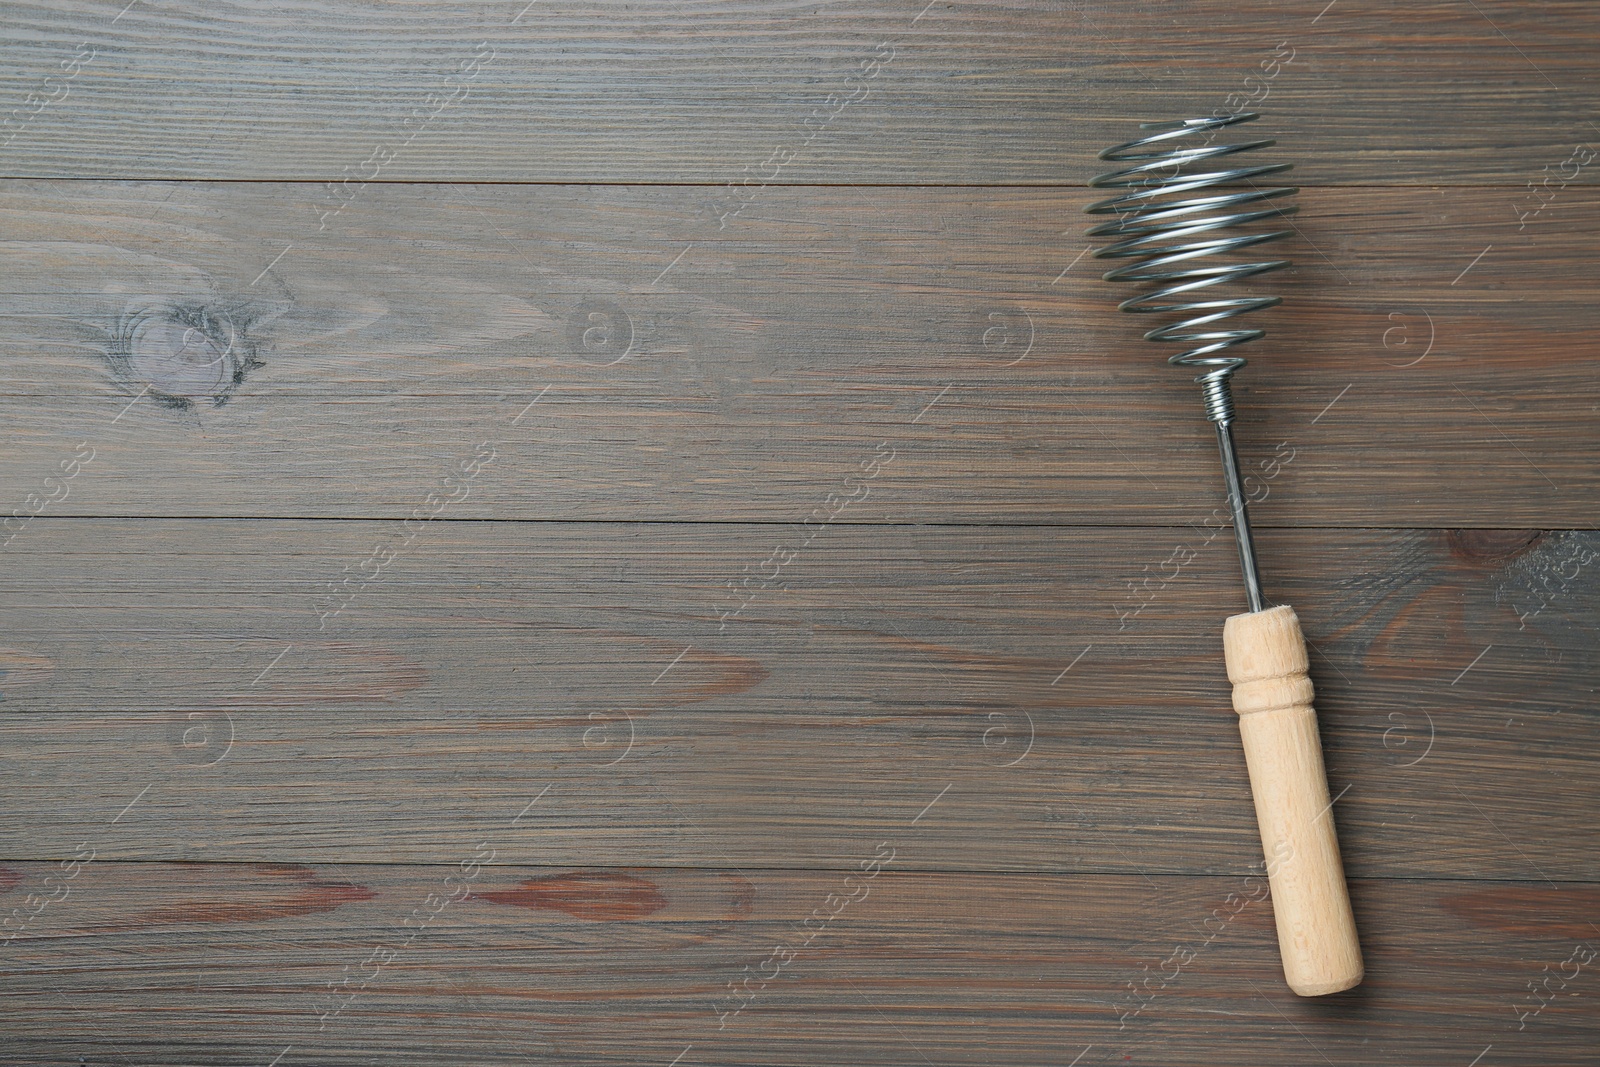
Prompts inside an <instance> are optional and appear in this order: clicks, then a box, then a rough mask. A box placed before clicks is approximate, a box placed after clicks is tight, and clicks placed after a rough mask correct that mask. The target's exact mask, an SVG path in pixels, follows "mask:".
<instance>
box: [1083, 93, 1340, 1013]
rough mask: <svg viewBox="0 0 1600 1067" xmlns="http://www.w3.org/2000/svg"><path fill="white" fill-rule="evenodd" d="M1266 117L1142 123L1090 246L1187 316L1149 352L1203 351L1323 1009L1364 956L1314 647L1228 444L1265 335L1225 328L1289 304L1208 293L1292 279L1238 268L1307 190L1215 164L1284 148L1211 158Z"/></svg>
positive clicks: (1243, 645) (1274, 874)
mask: <svg viewBox="0 0 1600 1067" xmlns="http://www.w3.org/2000/svg"><path fill="white" fill-rule="evenodd" d="M1255 118H1257V115H1256V114H1255V113H1254V112H1244V113H1241V114H1237V115H1222V116H1217V117H1213V118H1199V119H1184V120H1181V121H1178V122H1157V123H1146V124H1144V125H1143V126H1142V127H1141V129H1145V130H1150V131H1153V132H1151V133H1150V134H1148V135H1147V136H1144V137H1141V138H1139V139H1138V140H1136V141H1128V142H1126V143H1124V144H1119V145H1116V146H1115V147H1113V148H1108V149H1106V150H1105V151H1104V152H1101V153H1100V158H1101V159H1104V160H1109V161H1112V162H1115V163H1127V164H1131V165H1130V166H1128V167H1126V168H1124V169H1122V170H1118V171H1112V172H1111V173H1109V174H1102V175H1100V176H1099V177H1097V178H1095V179H1094V180H1093V181H1091V182H1090V183H1089V185H1090V186H1091V187H1092V188H1096V189H1122V190H1125V191H1124V192H1121V193H1119V194H1118V195H1116V196H1113V197H1111V198H1110V199H1107V200H1101V201H1099V202H1098V203H1095V204H1092V205H1090V206H1089V207H1088V208H1086V209H1085V210H1087V211H1088V212H1089V213H1091V214H1096V215H1114V216H1116V217H1115V219H1114V220H1112V221H1109V222H1104V223H1101V224H1100V225H1098V226H1095V227H1094V228H1093V229H1091V230H1090V231H1089V236H1091V237H1110V238H1113V240H1112V243H1110V244H1108V245H1106V246H1105V247H1103V248H1101V249H1100V250H1099V251H1097V252H1095V257H1096V258H1098V259H1127V260H1132V261H1133V262H1130V263H1128V264H1127V265H1125V266H1121V267H1118V268H1116V269H1115V270H1112V271H1110V272H1108V273H1107V274H1106V275H1105V279H1106V280H1107V281H1119V282H1146V283H1155V285H1156V288H1154V289H1151V290H1150V291H1148V292H1145V293H1143V294H1141V295H1139V296H1135V297H1132V298H1131V299H1128V300H1124V301H1123V302H1122V303H1121V304H1120V305H1119V306H1120V307H1121V309H1122V310H1123V311H1132V312H1138V313H1140V314H1157V315H1175V316H1182V317H1181V318H1178V319H1177V320H1176V321H1173V322H1171V323H1169V324H1168V325H1165V326H1159V327H1157V328H1156V329H1153V330H1151V331H1150V332H1148V333H1146V334H1145V337H1146V338H1147V339H1148V340H1151V341H1165V342H1175V343H1178V344H1183V345H1192V346H1194V347H1192V348H1189V349H1188V350H1187V351H1184V352H1181V353H1179V354H1178V355H1175V356H1173V357H1171V359H1170V360H1169V362H1171V363H1174V364H1177V365H1178V366H1181V367H1195V368H1201V370H1202V373H1201V374H1200V375H1199V376H1198V377H1197V378H1195V381H1196V382H1198V383H1199V384H1200V391H1201V397H1202V399H1203V401H1204V405H1205V413H1206V418H1208V419H1210V420H1211V421H1212V423H1214V424H1215V425H1216V428H1217V445H1218V448H1219V449H1220V450H1221V453H1222V469H1223V474H1224V475H1225V477H1226V479H1227V487H1228V506H1229V508H1230V510H1231V511H1232V512H1233V530H1234V537H1235V540H1236V541H1237V542H1238V545H1239V564H1240V567H1241V568H1242V570H1243V572H1244V584H1245V595H1246V597H1247V598H1248V600H1249V604H1250V611H1249V612H1248V613H1247V614H1244V615H1235V616H1233V617H1231V618H1230V619H1228V621H1227V623H1226V625H1225V626H1224V628H1223V649H1224V654H1225V656H1226V659H1227V664H1228V678H1229V680H1230V681H1232V682H1233V706H1234V710H1235V711H1237V712H1238V713H1239V731H1240V735H1241V737H1242V739H1243V741H1244V749H1245V759H1246V761H1247V762H1248V763H1249V766H1250V786H1251V791H1252V793H1254V795H1255V806H1256V819H1257V822H1258V823H1259V824H1260V827H1261V845H1262V848H1263V850H1264V852H1265V854H1266V861H1267V877H1268V879H1269V881H1270V882H1271V885H1272V899H1273V913H1274V915H1275V917H1276V919H1277V926H1278V947H1279V951H1280V952H1281V954H1282V956H1283V966H1284V975H1285V977H1286V978H1287V980H1288V983H1289V987H1290V988H1291V989H1293V990H1294V991H1295V992H1296V993H1299V994H1301V995H1302V996H1318V995H1321V994H1324V993H1334V992H1338V991H1339V990H1342V989H1349V988H1350V987H1351V986H1353V985H1356V984H1357V983H1358V982H1360V981H1361V977H1362V973H1363V967H1362V962H1361V946H1360V943H1359V941H1358V940H1357V938H1356V929H1355V920H1354V918H1353V917H1352V915H1351V911H1350V897H1349V894H1348V892H1347V890H1346V888H1345V882H1344V867H1343V864H1342V863H1341V861H1340V858H1339V842H1338V838H1337V836H1336V835H1335V833H1334V828H1333V816H1332V811H1331V808H1332V804H1331V803H1330V801H1329V800H1328V782H1327V775H1326V772H1325V771H1324V769H1323V764H1322V743H1321V740H1320V739H1319V737H1318V734H1317V719H1316V712H1315V711H1314V710H1313V708H1312V706H1311V700H1312V688H1311V679H1310V677H1309V675H1308V673H1307V672H1308V669H1309V662H1308V660H1307V656H1306V645H1305V638H1304V636H1303V635H1302V634H1301V632H1300V621H1299V618H1298V617H1297V616H1296V615H1295V613H1294V609H1293V608H1290V607H1288V606H1286V605H1285V606H1280V607H1275V608H1271V609H1266V608H1265V607H1264V602H1263V599H1262V596H1261V581H1260V578H1259V577H1258V575H1257V572H1256V554H1255V544H1254V540H1253V539H1252V538H1251V536H1250V519H1249V516H1248V515H1247V514H1246V511H1245V499H1244V487H1243V482H1242V480H1241V479H1240V477H1239V456H1238V452H1237V451H1236V449H1235V447H1234V442H1233V389H1232V386H1231V384H1230V379H1232V377H1233V374H1234V372H1235V371H1237V370H1238V369H1239V368H1240V367H1243V366H1244V365H1245V360H1244V358H1243V357H1242V356H1239V355H1238V354H1236V353H1233V352H1230V351H1229V349H1231V348H1233V347H1234V346H1235V345H1241V344H1244V343H1245V342H1247V341H1254V340H1255V339H1256V338H1258V337H1261V336H1262V335H1263V332H1262V331H1261V330H1253V329H1239V328H1232V329H1229V328H1225V327H1222V325H1221V324H1223V323H1225V322H1227V320H1229V319H1232V318H1234V317H1236V316H1238V315H1243V314H1245V313H1247V312H1251V311H1259V310H1260V309H1262V308H1269V307H1272V306H1273V305H1274V304H1278V303H1281V302H1282V301H1281V299H1280V298H1278V297H1275V296H1249V295H1240V296H1214V295H1212V294H1211V293H1210V292H1209V290H1210V289H1211V288H1212V287H1213V286H1218V285H1223V284H1225V283H1229V282H1239V281H1244V280H1246V279H1250V278H1254V277H1256V276H1257V275H1261V274H1267V273H1269V272H1271V271H1275V270H1278V269H1279V268H1281V267H1285V266H1288V261H1287V260H1282V259H1270V260H1255V261H1248V260H1241V259H1239V258H1237V257H1234V256H1233V254H1234V253H1239V252H1242V251H1244V250H1246V249H1251V248H1254V247H1255V246H1256V245H1261V244H1266V243H1267V242H1269V241H1276V240H1278V239H1279V238H1281V237H1286V236H1288V235H1289V232H1290V231H1289V230H1283V229H1275V228H1271V227H1270V226H1269V227H1262V226H1260V225H1258V224H1260V223H1265V222H1267V220H1275V219H1281V218H1283V217H1285V216H1287V215H1290V214H1293V213H1294V211H1295V210H1296V209H1295V207H1294V205H1292V204H1285V203H1283V202H1282V200H1283V198H1284V197H1288V196H1291V195H1293V194H1294V193H1296V192H1298V190H1297V189H1294V188H1292V187H1288V186H1271V187H1267V188H1263V187H1261V186H1259V185H1257V184H1256V180H1257V179H1259V178H1265V177H1267V176H1268V175H1273V174H1280V173H1282V172H1284V171H1286V170H1289V169H1290V167H1291V166H1292V164H1289V163H1267V164H1261V165H1255V166H1250V165H1241V164H1239V163H1237V162H1234V163H1218V162H1214V161H1219V160H1224V159H1226V157H1229V156H1234V155H1237V154H1239V153H1241V152H1253V151H1255V150H1256V149H1260V148H1267V147H1270V146H1271V145H1273V144H1275V143H1276V142H1275V141H1271V140H1261V141H1239V142H1234V143H1222V144H1214V143H1213V141H1214V139H1215V137H1216V134H1217V133H1218V132H1219V131H1221V130H1223V129H1224V128H1226V127H1229V126H1235V125H1237V124H1239V123H1242V122H1251V121H1253V120H1254V119H1255Z"/></svg>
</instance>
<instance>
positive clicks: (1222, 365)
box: [1084, 111, 1299, 424]
mask: <svg viewBox="0 0 1600 1067" xmlns="http://www.w3.org/2000/svg"><path fill="white" fill-rule="evenodd" d="M1257 117H1258V116H1257V114H1256V113H1255V112H1249V111H1247V112H1241V113H1239V114H1236V115H1220V116H1216V117H1213V118H1198V119H1183V120H1180V121H1177V122H1153V123H1145V124H1144V125H1142V126H1141V127H1140V128H1141V129H1144V130H1150V131H1152V132H1151V133H1149V134H1148V135H1147V136H1144V137H1141V138H1139V139H1138V140H1134V141H1128V142H1126V143H1124V144H1119V145H1115V146H1114V147H1111V148H1108V149H1106V150H1105V151H1104V152H1101V153H1100V158H1101V159H1104V160H1108V161H1110V162H1114V163H1127V164H1130V165H1129V166H1127V167H1124V168H1123V169H1122V170H1116V171H1111V172H1110V173H1107V174H1102V175H1100V176H1099V177H1096V178H1095V179H1093V180H1092V181H1090V182H1089V185H1090V187H1091V188H1095V189H1121V190H1124V191H1123V192H1120V193H1118V194H1117V195H1116V196H1113V197H1110V198H1108V199H1105V200H1101V201H1099V202H1097V203H1094V204H1091V205H1090V206H1089V207H1087V208H1085V209H1084V210H1085V211H1086V212H1088V213H1089V214H1094V215H1114V216H1116V217H1115V218H1114V219H1112V220H1110V221H1107V222H1103V223H1100V224H1099V225H1097V226H1095V227H1093V228H1092V229H1090V230H1089V236H1090V237H1092V238H1093V237H1109V238H1111V239H1112V241H1111V243H1110V244H1107V245H1105V246H1104V247H1102V248H1100V249H1098V250H1097V251H1096V252H1095V253H1094V256H1095V258H1096V259H1125V260H1130V261H1131V262H1129V263H1126V264H1125V265H1123V266H1120V267H1116V268H1114V269H1112V270H1110V271H1107V272H1106V274H1105V275H1104V277H1105V279H1106V280H1107V281H1127V282H1144V283H1154V285H1155V288H1153V289H1151V290H1150V291H1148V292H1145V293H1141V294H1140V295H1138V296H1135V297H1132V298H1130V299H1128V300H1124V301H1123V302H1122V303H1121V304H1119V305H1118V307H1119V308H1120V309H1121V310H1123V311H1131V312H1138V313H1141V314H1161V315H1181V316H1183V317H1182V318H1178V319H1176V320H1175V321H1172V322H1169V323H1168V324H1166V325H1164V326H1159V327H1157V328H1155V329H1153V330H1151V331H1149V332H1148V333H1146V334H1145V337H1146V338H1147V339H1148V340H1151V341H1166V342H1173V343H1177V344H1183V345H1191V346H1193V347H1191V348H1188V349H1187V350H1186V351H1183V352H1180V353H1179V354H1177V355H1175V356H1172V357H1171V358H1170V359H1169V360H1168V362H1170V363H1173V364H1175V365H1177V366H1183V367H1195V368H1200V369H1201V373H1200V374H1199V376H1198V377H1196V378H1195V381H1197V382H1199V383H1200V386H1201V394H1202V397H1203V400H1204V403H1205V407H1206V416H1207V418H1209V419H1210V420H1211V421H1212V422H1216V423H1221V424H1226V423H1230V422H1232V421H1233V398H1232V391H1231V389H1230V388H1229V385H1228V379H1229V378H1230V377H1232V375H1233V373H1234V371H1236V370H1238V369H1239V368H1240V367H1242V366H1244V365H1245V360H1244V357H1242V356H1240V355H1237V354H1236V353H1230V352H1228V351H1227V350H1228V349H1230V348H1232V347H1234V346H1235V345H1241V344H1244V343H1246V342H1248V341H1254V340H1256V339H1257V338H1258V337H1261V336H1263V334H1264V331H1262V330H1259V329H1242V328H1234V329H1228V328H1219V326H1220V324H1222V323H1224V322H1226V321H1227V320H1229V319H1232V318H1234V317H1235V316H1238V315H1243V314H1246V313H1248V312H1251V311H1258V310H1260V309H1262V308H1268V307H1272V306H1273V305H1274V304H1279V303H1282V298H1280V297H1276V296H1232V297H1228V296H1220V295H1219V296H1215V297H1212V296H1210V295H1209V294H1208V293H1207V292H1206V290H1209V289H1210V288H1211V287H1212V286H1216V285H1221V284H1223V283H1226V282H1236V281H1242V280H1244V279H1247V278H1253V277H1255V276H1257V275H1261V274H1267V273H1269V272H1271V271H1275V270H1279V269H1281V268H1283V267H1286V266H1288V265H1289V261H1288V260H1284V259H1273V260H1254V261H1241V260H1240V259H1238V258H1237V257H1234V256H1233V255H1232V253H1237V252H1241V251H1244V250H1246V249H1250V248H1254V247H1255V246H1256V245H1262V244H1266V243H1267V242H1269V241H1276V240H1278V239H1279V238H1281V237H1286V236H1288V235H1289V233H1290V230H1286V229H1272V228H1265V229H1263V228H1262V227H1261V226H1259V225H1257V224H1258V223H1262V222H1263V221H1265V220H1269V219H1280V218H1283V217H1284V216H1287V215H1292V214H1294V212H1295V211H1296V210H1297V209H1296V207H1295V205H1293V204H1286V203H1284V202H1283V200H1284V198H1286V197H1289V196H1292V195H1293V194H1294V193H1296V192H1298V191H1299V190H1298V189H1295V188H1293V187H1289V186H1269V187H1265V188H1263V187H1262V186H1260V185H1258V184H1256V181H1257V179H1259V178H1264V177H1266V176H1268V175H1273V174H1280V173H1282V172H1284V171H1287V170H1290V169H1291V168H1292V167H1293V164H1291V163H1266V164H1255V165H1249V164H1244V163H1242V162H1240V161H1229V162H1219V161H1224V160H1227V157H1230V156H1235V155H1238V154H1239V153H1242V152H1253V151H1255V150H1256V149H1260V148H1267V147H1270V146H1271V145H1273V144H1276V143H1277V142H1276V141H1273V140H1258V141H1237V142H1233V143H1223V144H1214V143H1212V139H1213V137H1214V136H1215V134H1216V133H1217V132H1218V131H1220V130H1222V129H1224V128H1225V127H1229V126H1235V125H1238V124H1239V123H1243V122H1250V121H1252V120H1254V119H1255V118H1257ZM1229 231H1231V232H1229ZM1224 256H1226V257H1228V258H1226V259H1221V258H1216V259H1211V258H1209V257H1224Z"/></svg>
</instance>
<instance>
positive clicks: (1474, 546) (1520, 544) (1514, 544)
mask: <svg viewBox="0 0 1600 1067" xmlns="http://www.w3.org/2000/svg"><path fill="white" fill-rule="evenodd" d="M1543 539H1544V533H1543V531H1540V530H1449V531H1447V532H1446V534H1445V541H1446V543H1447V544H1448V545H1449V546H1450V555H1451V556H1452V557H1454V558H1455V560H1456V561H1457V562H1459V563H1464V564H1466V565H1467V566H1469V567H1473V568H1478V569H1482V570H1491V571H1492V570H1499V569H1500V567H1502V566H1503V565H1505V564H1506V563H1508V562H1510V561H1511V560H1513V559H1515V558H1516V557H1518V556H1520V555H1521V554H1522V553H1524V552H1526V551H1528V549H1530V548H1532V547H1533V546H1535V545H1537V544H1538V543H1539V542H1540V541H1541V540H1543Z"/></svg>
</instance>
